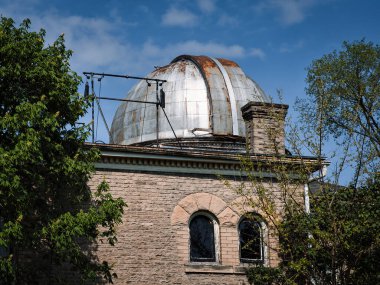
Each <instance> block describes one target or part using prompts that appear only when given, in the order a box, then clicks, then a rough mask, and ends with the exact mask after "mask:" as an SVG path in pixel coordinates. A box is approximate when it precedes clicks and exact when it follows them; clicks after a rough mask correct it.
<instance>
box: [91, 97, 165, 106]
mask: <svg viewBox="0 0 380 285" xmlns="http://www.w3.org/2000/svg"><path fill="white" fill-rule="evenodd" d="M96 98H97V99H102V100H111V101H123V102H135V103H145V104H154V105H159V104H160V103H159V102H153V101H140V100H129V99H119V98H111V97H96Z"/></svg>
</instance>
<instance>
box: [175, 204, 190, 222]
mask: <svg viewBox="0 0 380 285" xmlns="http://www.w3.org/2000/svg"><path fill="white" fill-rule="evenodd" d="M189 218H190V215H189V213H188V212H186V211H185V210H184V209H183V208H182V207H181V206H175V208H174V211H173V214H172V217H171V224H172V225H187V223H188V221H189Z"/></svg>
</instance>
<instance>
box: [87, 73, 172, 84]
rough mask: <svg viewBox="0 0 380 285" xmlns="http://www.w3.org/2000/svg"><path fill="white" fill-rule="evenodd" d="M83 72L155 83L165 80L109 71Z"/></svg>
mask: <svg viewBox="0 0 380 285" xmlns="http://www.w3.org/2000/svg"><path fill="white" fill-rule="evenodd" d="M83 74H84V75H100V76H110V77H120V78H130V79H142V80H148V81H156V82H157V83H158V82H167V81H166V80H163V79H157V78H148V77H138V76H130V75H120V74H111V73H97V72H83Z"/></svg>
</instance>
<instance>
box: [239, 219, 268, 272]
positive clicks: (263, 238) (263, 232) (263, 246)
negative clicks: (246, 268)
mask: <svg viewBox="0 0 380 285" xmlns="http://www.w3.org/2000/svg"><path fill="white" fill-rule="evenodd" d="M247 220H248V221H251V222H257V223H258V225H259V231H260V253H261V258H260V259H251V258H243V257H242V242H241V239H240V235H241V234H240V225H241V224H242V223H243V222H244V221H247ZM237 232H238V242H239V261H240V263H241V264H262V265H266V263H267V256H268V254H267V252H268V249H267V233H268V229H267V225H266V223H265V221H264V220H263V218H262V217H261V216H260V215H258V214H256V213H247V214H246V215H244V216H242V217H241V219H240V221H239V223H238V224H237Z"/></svg>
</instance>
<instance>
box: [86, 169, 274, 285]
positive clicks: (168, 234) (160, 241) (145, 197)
mask: <svg viewBox="0 0 380 285" xmlns="http://www.w3.org/2000/svg"><path fill="white" fill-rule="evenodd" d="M103 179H105V180H106V181H107V182H108V183H109V185H110V191H111V193H112V194H113V195H114V196H115V197H122V198H123V199H124V200H125V202H126V203H127V204H128V207H127V208H126V209H125V214H124V217H123V224H122V225H120V226H119V228H118V242H117V243H116V245H115V246H113V247H112V246H109V245H108V244H107V243H106V242H104V243H102V242H101V241H99V243H98V248H97V254H98V256H99V259H100V260H102V259H104V258H105V259H106V260H107V261H108V262H109V263H110V264H113V266H114V269H115V272H116V273H117V275H118V278H117V279H115V284H207V285H212V284H218V285H220V284H230V285H231V284H236V285H242V284H248V282H247V280H246V277H245V275H244V274H243V273H242V272H244V270H243V269H242V266H246V265H241V264H240V261H239V239H238V231H237V224H238V222H239V219H240V218H241V215H242V214H243V212H250V211H256V212H258V213H259V214H260V211H259V210H258V209H252V208H249V207H246V206H244V203H243V202H242V200H241V199H242V198H241V197H240V196H239V195H237V194H236V193H234V191H232V190H231V189H228V188H227V187H226V186H225V185H224V184H223V182H222V181H221V180H219V179H218V178H216V177H215V176H210V175H195V174H194V175H190V174H189V175H184V174H182V175H181V174H161V173H141V172H137V173H136V172H131V171H108V170H102V171H100V170H99V171H97V172H96V174H95V175H94V176H93V178H92V179H91V181H90V183H89V185H90V187H91V188H92V189H93V190H95V189H96V186H97V185H98V184H99V183H100V182H101V181H102V180H103ZM231 183H232V185H235V186H238V185H239V184H240V177H236V181H235V179H231ZM275 191H276V190H275ZM197 210H208V211H211V212H213V214H214V215H215V216H216V217H217V218H218V220H219V221H218V222H219V232H220V233H219V236H220V237H219V243H220V245H219V250H220V260H219V264H220V265H218V266H211V265H210V266H200V268H198V267H197V266H193V265H192V264H190V262H189V246H188V240H189V233H188V220H187V219H188V217H189V216H190V215H191V212H192V211H193V212H194V211H197ZM271 231H272V229H271V227H270V225H269V231H268V235H267V237H266V238H265V239H266V241H267V242H268V243H269V244H270V245H271V246H273V247H277V238H276V237H274V236H273V234H272V233H271ZM268 248H269V247H268ZM266 254H267V257H268V258H267V260H266V263H267V265H270V266H275V265H277V264H278V262H279V259H278V256H277V254H276V252H275V251H274V250H271V249H268V251H267V253H266ZM239 268H240V269H239Z"/></svg>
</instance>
